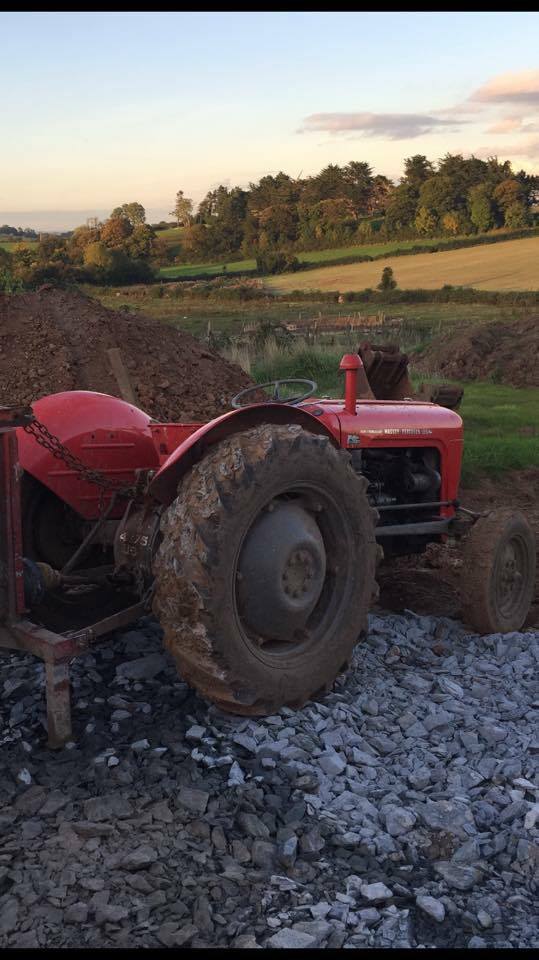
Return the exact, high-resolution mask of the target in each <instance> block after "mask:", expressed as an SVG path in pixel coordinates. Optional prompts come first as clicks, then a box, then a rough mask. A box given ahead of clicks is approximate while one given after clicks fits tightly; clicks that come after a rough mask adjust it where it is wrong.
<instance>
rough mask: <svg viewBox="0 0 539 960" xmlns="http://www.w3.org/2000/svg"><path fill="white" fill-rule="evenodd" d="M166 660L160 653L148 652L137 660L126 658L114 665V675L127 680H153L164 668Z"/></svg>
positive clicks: (166, 663) (166, 664)
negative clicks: (125, 660) (126, 659)
mask: <svg viewBox="0 0 539 960" xmlns="http://www.w3.org/2000/svg"><path fill="white" fill-rule="evenodd" d="M167 666H168V661H167V659H166V657H164V656H163V655H162V654H161V653H149V654H148V656H146V657H140V658H139V659H138V660H128V661H127V662H126V663H121V664H119V665H118V666H117V667H116V676H117V677H122V678H125V679H127V680H153V678H154V677H156V676H157V675H158V674H159V673H161V672H162V671H163V670H166V668H167Z"/></svg>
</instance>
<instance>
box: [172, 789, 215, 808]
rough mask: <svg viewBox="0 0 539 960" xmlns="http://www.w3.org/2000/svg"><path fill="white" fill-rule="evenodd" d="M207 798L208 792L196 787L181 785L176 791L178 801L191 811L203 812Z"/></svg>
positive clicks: (208, 796) (206, 804) (208, 797)
mask: <svg viewBox="0 0 539 960" xmlns="http://www.w3.org/2000/svg"><path fill="white" fill-rule="evenodd" d="M209 799H210V795H209V793H206V791H205V790H197V788H196V787H181V788H180V791H179V793H178V800H179V802H180V803H181V804H182V806H184V807H187V809H188V810H191V812H192V813H205V812H206V807H207V806H208V800H209Z"/></svg>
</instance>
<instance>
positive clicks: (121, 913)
mask: <svg viewBox="0 0 539 960" xmlns="http://www.w3.org/2000/svg"><path fill="white" fill-rule="evenodd" d="M128 916H129V910H128V909H127V908H126V907H120V906H115V905H114V904H112V903H107V904H104V905H103V906H101V907H98V908H97V910H96V912H95V922H96V923H97V925H98V927H102V926H103V925H104V924H105V923H120V922H121V921H122V920H126V919H127V917H128Z"/></svg>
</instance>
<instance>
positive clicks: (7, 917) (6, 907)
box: [0, 897, 19, 934]
mask: <svg viewBox="0 0 539 960" xmlns="http://www.w3.org/2000/svg"><path fill="white" fill-rule="evenodd" d="M18 918H19V901H18V900H16V899H15V897H7V898H6V899H3V900H0V934H6V933H11V931H12V930H15V928H16V927H17V922H18Z"/></svg>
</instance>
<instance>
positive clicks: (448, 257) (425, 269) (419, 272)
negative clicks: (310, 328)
mask: <svg viewBox="0 0 539 960" xmlns="http://www.w3.org/2000/svg"><path fill="white" fill-rule="evenodd" d="M384 267H391V268H392V269H393V273H394V276H395V279H396V280H397V284H398V286H399V287H400V288H401V289H418V288H420V287H421V288H423V289H429V290H434V289H437V288H439V287H442V286H444V284H451V285H452V286H459V287H474V288H475V289H477V290H538V289H539V237H527V238H525V239H523V240H506V241H503V242H500V243H495V244H485V245H484V246H477V247H467V248H465V249H462V250H447V251H440V252H439V253H418V254H416V255H415V256H411V257H402V258H400V257H394V258H392V257H388V258H387V259H385V260H383V261H376V262H375V263H352V264H346V265H343V266H336V267H331V266H328V267H324V268H321V269H320V270H309V271H308V273H288V274H282V275H281V276H278V277H268V278H267V279H266V286H267V288H268V289H269V290H272V291H274V292H275V293H287V292H290V291H292V290H339V291H346V290H364V289H365V288H367V287H372V288H374V287H376V286H377V284H378V283H379V282H380V277H381V275H382V270H383V269H384Z"/></svg>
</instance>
